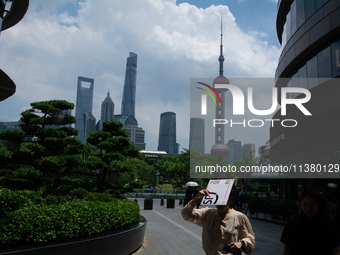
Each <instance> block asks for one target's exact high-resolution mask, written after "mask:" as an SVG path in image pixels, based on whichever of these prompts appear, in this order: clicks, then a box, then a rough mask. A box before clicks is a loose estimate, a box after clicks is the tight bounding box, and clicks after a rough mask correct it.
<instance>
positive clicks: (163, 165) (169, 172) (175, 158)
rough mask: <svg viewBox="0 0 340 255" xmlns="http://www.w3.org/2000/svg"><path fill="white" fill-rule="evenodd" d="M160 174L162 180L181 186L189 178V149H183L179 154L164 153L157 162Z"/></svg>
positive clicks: (174, 186) (173, 185) (174, 185)
mask: <svg viewBox="0 0 340 255" xmlns="http://www.w3.org/2000/svg"><path fill="white" fill-rule="evenodd" d="M159 169H160V174H161V177H162V179H163V180H164V182H167V183H169V184H171V185H172V187H173V188H174V189H175V188H176V187H182V186H183V185H185V184H186V183H187V182H188V181H189V180H190V151H189V150H184V151H182V152H181V153H180V154H179V155H172V154H169V155H165V156H163V157H162V158H161V160H160V162H159Z"/></svg>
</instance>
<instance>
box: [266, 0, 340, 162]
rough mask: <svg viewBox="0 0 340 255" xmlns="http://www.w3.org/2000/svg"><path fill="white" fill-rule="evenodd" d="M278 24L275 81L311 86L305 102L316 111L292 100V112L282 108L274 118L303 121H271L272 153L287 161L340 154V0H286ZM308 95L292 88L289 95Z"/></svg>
mask: <svg viewBox="0 0 340 255" xmlns="http://www.w3.org/2000/svg"><path fill="white" fill-rule="evenodd" d="M276 28H277V35H278V39H279V41H280V43H281V44H282V52H281V55H280V59H279V63H278V67H277V69H276V73H275V78H276V85H275V86H276V87H277V88H282V87H301V88H304V89H308V90H309V91H310V93H311V99H310V100H309V101H308V102H307V103H305V104H304V106H305V107H306V108H307V109H308V111H310V112H311V114H312V116H306V115H304V114H302V113H301V111H300V110H299V109H297V107H295V105H288V107H287V115H286V116H281V112H280V111H278V112H277V113H276V114H275V115H274V117H273V119H279V120H282V119H294V120H296V121H297V123H298V125H297V126H296V127H294V128H285V127H282V126H280V125H278V126H274V127H271V129H270V142H271V149H270V158H271V159H272V160H273V161H275V162H278V163H285V162H289V161H294V160H299V159H302V158H308V157H309V158H313V159H315V160H317V159H318V158H322V157H323V158H324V157H325V156H326V155H327V157H333V156H336V155H338V154H340V153H339V152H340V116H339V112H340V82H339V79H338V78H339V77H340V55H339V54H340V1H338V0H281V1H279V2H278V14H277V22H276ZM278 91H280V89H279V90H278ZM279 93H280V92H279ZM304 96H305V95H301V94H297V93H291V94H288V95H286V98H288V99H292V98H297V99H299V98H303V97H304ZM278 98H281V95H279V97H278ZM278 137H280V139H279V142H277V141H278V139H277V138H278Z"/></svg>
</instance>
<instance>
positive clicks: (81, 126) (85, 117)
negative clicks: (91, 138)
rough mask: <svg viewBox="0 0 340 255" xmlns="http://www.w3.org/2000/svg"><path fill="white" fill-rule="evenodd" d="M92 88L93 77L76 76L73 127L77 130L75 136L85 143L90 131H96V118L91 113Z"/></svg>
mask: <svg viewBox="0 0 340 255" xmlns="http://www.w3.org/2000/svg"><path fill="white" fill-rule="evenodd" d="M85 84H87V85H88V84H89V86H85ZM83 85H84V86H83ZM93 89H94V79H91V78H85V77H81V76H79V77H78V85H77V101H76V121H77V122H76V125H75V129H77V130H78V132H79V133H78V136H77V138H78V139H79V140H80V141H81V142H82V143H86V139H87V137H88V135H89V133H90V132H94V131H96V118H95V117H94V116H93V115H92V104H93Z"/></svg>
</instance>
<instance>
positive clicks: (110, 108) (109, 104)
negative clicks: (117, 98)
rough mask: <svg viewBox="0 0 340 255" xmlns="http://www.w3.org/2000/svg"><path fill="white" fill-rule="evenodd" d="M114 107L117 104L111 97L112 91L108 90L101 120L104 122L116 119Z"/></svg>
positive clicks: (103, 103)
mask: <svg viewBox="0 0 340 255" xmlns="http://www.w3.org/2000/svg"><path fill="white" fill-rule="evenodd" d="M114 108H115V104H114V103H113V101H112V99H111V97H110V92H109V91H108V92H107V96H106V98H105V100H104V101H103V102H102V108H101V115H100V120H101V121H102V123H103V122H105V121H110V120H113V119H114Z"/></svg>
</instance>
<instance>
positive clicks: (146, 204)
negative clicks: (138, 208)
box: [144, 200, 153, 210]
mask: <svg viewBox="0 0 340 255" xmlns="http://www.w3.org/2000/svg"><path fill="white" fill-rule="evenodd" d="M152 208H153V201H152V200H144V210H152Z"/></svg>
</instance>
